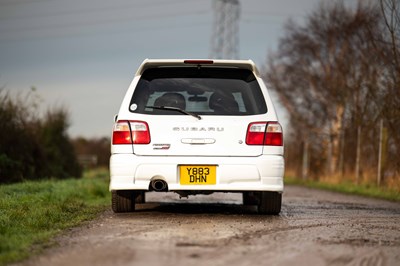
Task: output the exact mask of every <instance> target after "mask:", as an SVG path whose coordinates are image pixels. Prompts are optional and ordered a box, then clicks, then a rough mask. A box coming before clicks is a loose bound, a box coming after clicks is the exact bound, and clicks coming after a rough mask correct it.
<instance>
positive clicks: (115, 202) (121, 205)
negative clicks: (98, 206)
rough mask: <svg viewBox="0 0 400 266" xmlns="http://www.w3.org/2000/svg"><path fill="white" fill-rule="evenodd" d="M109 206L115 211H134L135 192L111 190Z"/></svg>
mask: <svg viewBox="0 0 400 266" xmlns="http://www.w3.org/2000/svg"><path fill="white" fill-rule="evenodd" d="M111 206H112V210H113V211H114V212H115V213H120V212H133V211H135V192H134V191H131V190H113V191H112V192H111Z"/></svg>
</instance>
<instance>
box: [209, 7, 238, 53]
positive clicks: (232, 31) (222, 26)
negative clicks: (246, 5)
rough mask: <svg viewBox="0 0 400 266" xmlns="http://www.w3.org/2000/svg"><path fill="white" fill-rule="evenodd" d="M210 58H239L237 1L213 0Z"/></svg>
mask: <svg viewBox="0 0 400 266" xmlns="http://www.w3.org/2000/svg"><path fill="white" fill-rule="evenodd" d="M213 8H214V25H213V34H212V37H211V53H210V58H217V59H221V58H224V59H238V58H239V15H240V3H239V0H214V5H213Z"/></svg>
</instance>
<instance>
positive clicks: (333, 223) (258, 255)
mask: <svg viewBox="0 0 400 266" xmlns="http://www.w3.org/2000/svg"><path fill="white" fill-rule="evenodd" d="M146 197H147V201H148V202H149V203H146V204H140V205H139V206H138V209H139V210H138V211H137V212H135V213H130V214H114V213H112V212H111V210H109V211H106V212H105V213H103V214H102V215H101V217H99V218H98V219H97V220H95V221H93V222H90V223H88V224H86V225H84V226H82V227H79V228H75V229H71V230H70V231H68V232H67V233H66V234H64V235H63V236H61V237H59V238H58V239H56V246H55V247H53V248H50V249H48V250H46V251H45V252H44V254H42V255H39V256H37V257H34V258H31V259H30V260H27V261H25V262H23V263H20V264H19V265H113V266H119V265H147V266H152V265H165V266H168V265H174V266H177V265H185V266H190V265H230V266H235V265H268V264H269V265H400V204H399V203H393V202H388V201H382V200H375V199H367V198H362V197H356V196H349V195H342V194H338V193H332V192H326V191H320V190H313V189H308V188H301V187H296V186H287V187H285V193H284V196H283V207H282V212H281V215H279V216H262V215H258V214H257V213H256V210H255V208H254V207H251V206H248V207H244V206H242V205H241V203H242V199H241V195H240V194H223V193H216V194H213V195H210V196H195V197H190V198H189V199H179V196H178V195H176V194H174V193H148V194H147V195H146Z"/></svg>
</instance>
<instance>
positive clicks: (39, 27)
mask: <svg viewBox="0 0 400 266" xmlns="http://www.w3.org/2000/svg"><path fill="white" fill-rule="evenodd" d="M208 11H209V9H203V10H199V11H193V12H186V13H181V12H174V13H170V14H163V13H160V14H152V16H149V15H142V16H135V17H126V18H117V19H97V20H92V21H89V22H86V23H82V22H75V21H72V23H68V24H58V25H57V24H51V25H49V24H48V25H23V26H22V27H19V28H18V27H15V28H9V29H6V30H0V32H1V33H2V34H4V33H18V32H32V31H43V30H52V29H63V28H77V27H79V28H81V27H88V26H94V25H95V26H100V25H103V24H108V25H109V24H115V23H121V22H132V21H143V20H152V21H156V20H159V19H163V18H175V17H177V16H196V15H202V14H204V13H207V12H208Z"/></svg>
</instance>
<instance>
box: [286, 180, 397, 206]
mask: <svg viewBox="0 0 400 266" xmlns="http://www.w3.org/2000/svg"><path fill="white" fill-rule="evenodd" d="M285 184H288V185H301V186H306V187H311V188H318V189H324V190H330V191H335V192H341V193H345V194H352V195H359V196H366V197H372V198H379V199H385V200H390V201H400V190H399V189H396V188H388V187H378V186H376V185H371V184H358V185H357V184H354V183H352V182H350V181H342V182H339V183H330V182H326V181H315V180H302V179H300V178H295V177H292V176H286V177H285Z"/></svg>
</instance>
